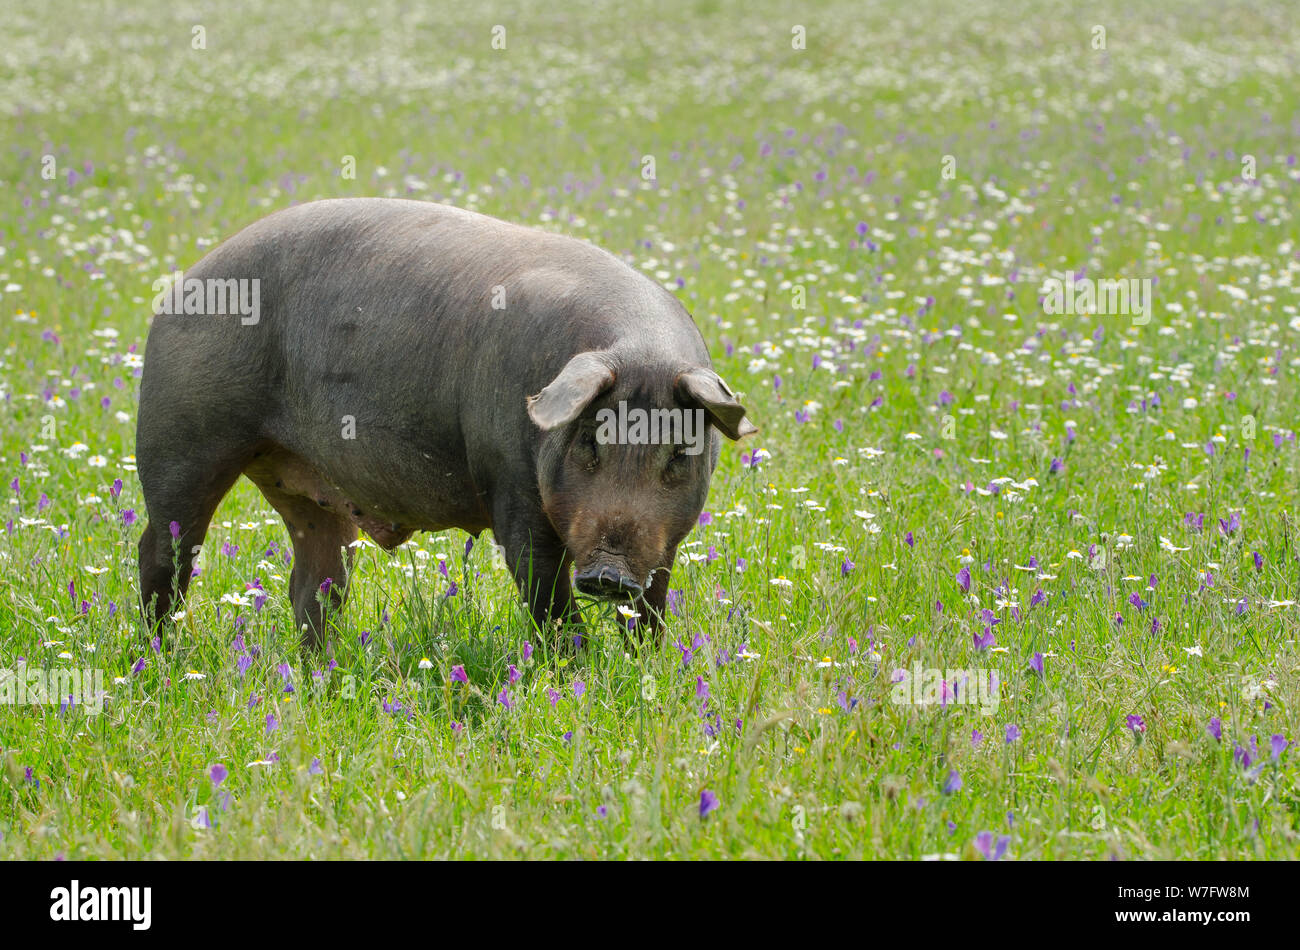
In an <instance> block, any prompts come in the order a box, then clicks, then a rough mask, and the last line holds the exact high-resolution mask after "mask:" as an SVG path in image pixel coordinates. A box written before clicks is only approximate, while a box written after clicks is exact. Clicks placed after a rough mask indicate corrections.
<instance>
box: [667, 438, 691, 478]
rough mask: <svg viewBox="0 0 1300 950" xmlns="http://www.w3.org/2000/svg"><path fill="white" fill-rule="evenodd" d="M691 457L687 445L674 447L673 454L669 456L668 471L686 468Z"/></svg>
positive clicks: (678, 470)
mask: <svg viewBox="0 0 1300 950" xmlns="http://www.w3.org/2000/svg"><path fill="white" fill-rule="evenodd" d="M690 459H691V457H690V456H689V455H687V454H686V446H684V445H678V446H676V447H674V448H673V454H672V455H670V456H668V473H669V474H672V473H674V472H680V471H681V470H682V469H684V468H685V467H686V465H687V463H688V462H689V461H690Z"/></svg>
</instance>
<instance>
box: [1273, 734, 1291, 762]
mask: <svg viewBox="0 0 1300 950" xmlns="http://www.w3.org/2000/svg"><path fill="white" fill-rule="evenodd" d="M1268 741H1269V746H1270V747H1271V748H1272V750H1273V761H1274V762H1276V761H1277V760H1278V759H1280V758H1281V757H1282V753H1283V752H1285V751H1286V749H1287V746H1289V745H1290V744H1291V743H1290V742H1288V741H1287V740H1286V739H1285V738H1283V736H1282V735H1281V733H1279V734H1277V735H1275V736H1273V737H1272V738H1271V739H1269V740H1268Z"/></svg>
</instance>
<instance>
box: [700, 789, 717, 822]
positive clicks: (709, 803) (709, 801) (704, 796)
mask: <svg viewBox="0 0 1300 950" xmlns="http://www.w3.org/2000/svg"><path fill="white" fill-rule="evenodd" d="M718 805H719V802H718V796H717V795H714V794H713V792H711V791H709V790H708V789H707V788H706V789H705V790H704V791H702V792H700V817H701V818H705V817H707V816H708V814H709V812H711V811H713V810H714V809H716V808H717V807H718Z"/></svg>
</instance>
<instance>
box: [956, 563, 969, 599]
mask: <svg viewBox="0 0 1300 950" xmlns="http://www.w3.org/2000/svg"><path fill="white" fill-rule="evenodd" d="M956 580H957V586H958V587H960V588H961V589H962V590H963V591H964V592H966V593H968V594H969V593H970V568H969V567H963V568H962V569H961V570H960V571H958V572H957V578H956Z"/></svg>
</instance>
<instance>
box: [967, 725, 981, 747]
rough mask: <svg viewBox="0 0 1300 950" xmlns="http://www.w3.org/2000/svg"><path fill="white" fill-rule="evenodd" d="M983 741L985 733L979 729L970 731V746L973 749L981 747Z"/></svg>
mask: <svg viewBox="0 0 1300 950" xmlns="http://www.w3.org/2000/svg"><path fill="white" fill-rule="evenodd" d="M983 741H984V733H982V732H980V731H979V730H978V729H972V730H971V731H970V747H971V748H972V749H978V748H979V747H980V743H981V742H983Z"/></svg>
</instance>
